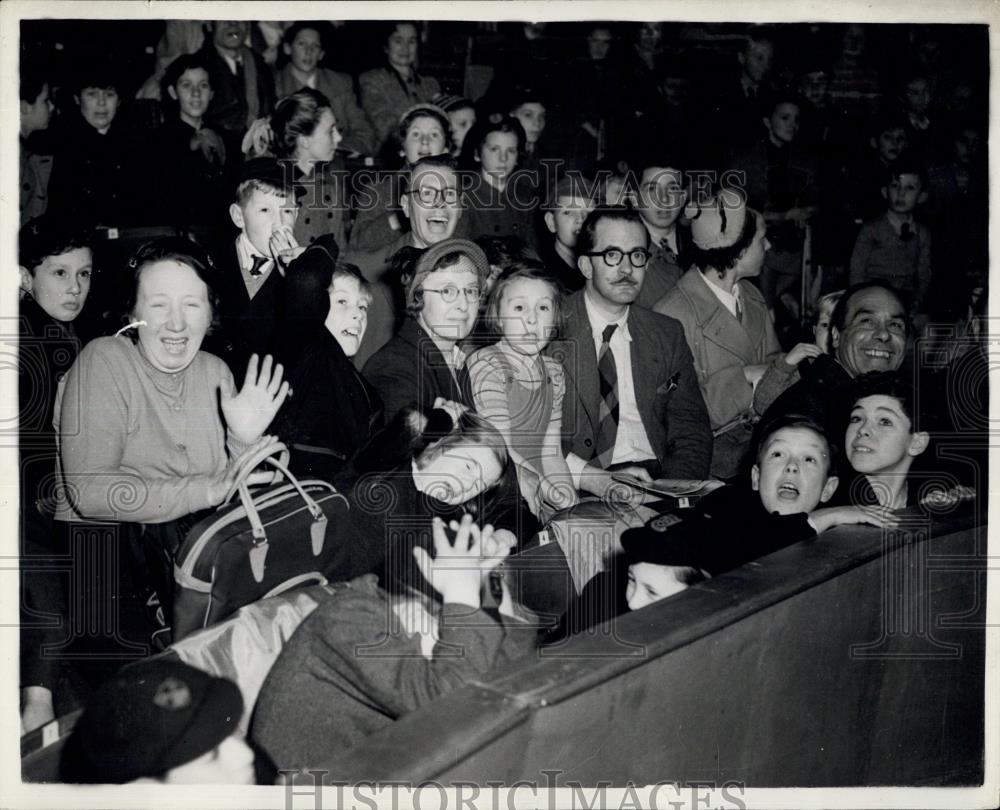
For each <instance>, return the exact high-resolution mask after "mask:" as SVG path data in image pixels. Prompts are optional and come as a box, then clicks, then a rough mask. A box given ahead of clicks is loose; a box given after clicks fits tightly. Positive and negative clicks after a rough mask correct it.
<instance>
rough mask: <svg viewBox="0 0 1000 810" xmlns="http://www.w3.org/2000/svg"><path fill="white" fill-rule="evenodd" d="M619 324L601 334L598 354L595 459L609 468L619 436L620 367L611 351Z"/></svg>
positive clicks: (604, 467)
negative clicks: (612, 341) (598, 397)
mask: <svg viewBox="0 0 1000 810" xmlns="http://www.w3.org/2000/svg"><path fill="white" fill-rule="evenodd" d="M617 328H618V324H616V323H612V324H609V325H608V326H606V327H605V328H604V333H603V335H601V350H600V351H599V352H598V355H597V376H598V378H599V381H600V384H601V405H600V408H599V409H598V426H597V444H596V445H595V447H594V459H595V460H596V462H597V465H598V466H599V467H601V468H602V469H607V468H608V467H609V466H610V465H611V461H612V459H613V458H614V454H615V439H616V438H617V436H618V368H617V366H616V365H615V356H614V354H613V353H612V351H611V345H610V341H611V336H612V335H613V334H614V332H615V329H617Z"/></svg>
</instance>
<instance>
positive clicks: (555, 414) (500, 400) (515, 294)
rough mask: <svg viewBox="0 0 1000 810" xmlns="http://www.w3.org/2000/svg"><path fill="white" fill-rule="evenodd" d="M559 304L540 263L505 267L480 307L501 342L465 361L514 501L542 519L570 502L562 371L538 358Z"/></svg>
mask: <svg viewBox="0 0 1000 810" xmlns="http://www.w3.org/2000/svg"><path fill="white" fill-rule="evenodd" d="M560 298H561V296H560V291H559V287H558V285H557V284H556V283H555V281H554V280H553V279H552V278H551V276H549V275H548V273H547V272H546V270H545V268H544V267H543V266H542V265H541V263H539V262H535V261H530V260H528V261H522V262H517V263H515V264H513V265H511V266H510V267H509V268H507V270H506V271H504V273H503V274H502V275H501V276H500V279H499V280H498V281H497V283H496V286H494V288H493V291H492V292H491V293H490V298H489V302H488V303H487V306H486V321H487V323H488V324H489V325H490V326H491V327H492V329H493V332H494V333H495V334H499V335H500V340H499V341H498V342H497V343H495V344H494V345H492V346H484V347H483V348H482V349H480V350H478V351H477V352H476V353H475V354H473V355H472V356H471V357H470V358H469V359H468V361H467V368H468V369H469V376H470V379H471V382H472V397H473V401H474V402H475V406H476V411H477V412H478V413H479V414H480V415H482V416H483V417H484V418H485V419H487V420H489V421H490V423H491V424H492V425H493V426H494V427H495V428H496V429H497V430H499V431H500V432H501V433H502V434H503V436H504V439H505V440H506V442H507V447H508V449H509V451H510V455H511V458H512V459H513V461H514V464H515V466H516V468H517V477H518V482H519V485H520V489H521V495H522V496H523V497H524V498H525V500H526V501H527V502H528V505H529V507H530V508H531V511H532V513H533V514H534V515H535V516H537V517H539V518H543V519H544V518H547V517H550V516H551V515H552V513H554V512H556V511H559V510H560V509H566V508H568V507H570V506H572V505H573V504H574V503H575V501H576V496H575V492H574V487H573V483H572V479H571V477H570V471H569V467H567V466H566V459H565V457H564V456H563V453H562V449H561V433H562V400H563V396H564V395H565V393H566V382H565V378H564V376H563V369H562V366H561V365H560V364H559V361H558V360H555V359H553V358H551V357H546V356H544V355H543V354H542V351H543V350H544V349H545V347H546V346H547V345H548V344H549V342H550V341H551V340H552V338H553V337H555V334H556V331H557V328H558V324H559V320H560Z"/></svg>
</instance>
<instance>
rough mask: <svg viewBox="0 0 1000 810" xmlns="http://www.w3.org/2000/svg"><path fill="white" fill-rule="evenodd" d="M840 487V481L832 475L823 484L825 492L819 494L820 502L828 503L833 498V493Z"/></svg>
mask: <svg viewBox="0 0 1000 810" xmlns="http://www.w3.org/2000/svg"><path fill="white" fill-rule="evenodd" d="M839 485H840V479H839V478H838V477H837V476H835V475H831V476H830V477H829V478H827V479H826V483H825V484H823V491H822V492H821V493H820V494H819V502H820V503H826V502H827V501H828V500H830V498H832V497H833V493H834V492H836V491H837V487H838V486H839Z"/></svg>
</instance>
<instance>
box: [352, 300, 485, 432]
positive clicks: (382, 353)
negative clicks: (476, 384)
mask: <svg viewBox="0 0 1000 810" xmlns="http://www.w3.org/2000/svg"><path fill="white" fill-rule="evenodd" d="M364 376H365V379H366V380H368V382H370V383H371V384H372V385H373V386H374V388H375V390H377V391H378V393H379V396H381V397H382V402H383V403H384V404H385V416H386V421H388V420H390V419H392V417H393V416H395V415H396V413H397V412H398V411H399V410H400V409H401V408H405V407H406V406H407V405H411V404H414V403H415V404H416V405H417V407H419V408H425V409H426V408H430V407H432V406H433V405H434V399H435V397H444V398H445V399H450V400H453V401H454V402H461V403H462V404H463V405H467V406H468V407H470V408H475V404H474V403H473V401H472V391H471V390H470V388H469V379H468V375H467V374H462V375H460V376H461V378H462V379H461V381H458V380H456V379H455V376H454V375H453V374H452V373H451V369H450V367H449V366H448V364H447V363H445V359H444V355H443V354H441V352H440V351H439V350H438V347H437V345H436V344H435V343H434V341H433V340H432V339H431V337H430V335H428V334H427V333H426V332H425V331H424V330H423V328H422V327H421V326H420V325H419V324H418V323H417V321H416V320H415V319H414V318H407V319H406V320H405V321H404V322H403V326H402V327H401V328H400V330H399V332H398V333H397V334H396V336H395V337H394V338H393V339H392V340H390V341H389V342H388V343H386V344H385V346H383V347H382V348H381V349H379V350H378V351H377V352H375V354H374V355H372V357H371V358H370V359H369V360H368V362H367V363H365V368H364Z"/></svg>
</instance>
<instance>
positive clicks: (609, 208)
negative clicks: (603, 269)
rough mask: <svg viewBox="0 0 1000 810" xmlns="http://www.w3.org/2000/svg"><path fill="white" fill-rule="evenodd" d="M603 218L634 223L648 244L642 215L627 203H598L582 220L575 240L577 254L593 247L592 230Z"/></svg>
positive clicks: (580, 254) (647, 235)
mask: <svg viewBox="0 0 1000 810" xmlns="http://www.w3.org/2000/svg"><path fill="white" fill-rule="evenodd" d="M605 219H608V220H611V221H612V222H632V223H635V224H636V225H638V226H639V227H640V228H641V229H642V232H643V234H644V235H645V238H646V244H647V245H648V244H649V233H648V231H646V226H645V225H643V224H642V217H640V216H639V214H638V213H637V212H636V211H634V210H633V209H632V208H630V207H629V206H627V205H599V206H597V208H595V209H594V210H593V211H591V212H590V214H588V216H587V218H586V219H585V220H584V221H583V227H582V228H581V229H580V235H579V236H578V237H577V240H576V255H577V256H583V255H584V254H585V253H590V252H591V251H592V250H593V249H594V232H595V231H596V230H597V224H598V223H599V222H601V221H602V220H605Z"/></svg>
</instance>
